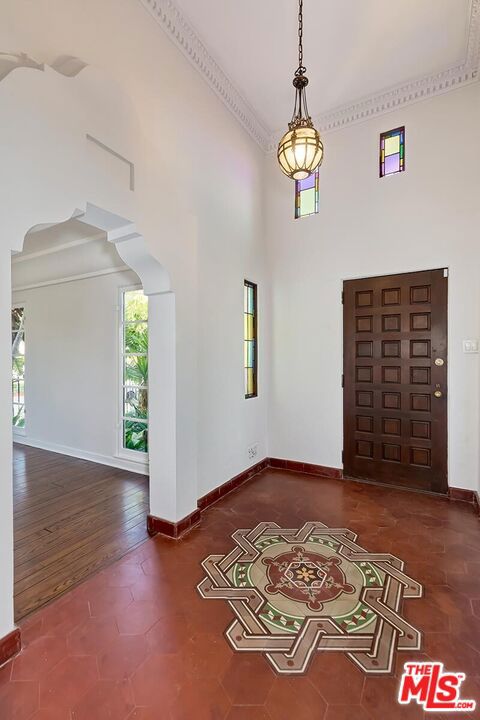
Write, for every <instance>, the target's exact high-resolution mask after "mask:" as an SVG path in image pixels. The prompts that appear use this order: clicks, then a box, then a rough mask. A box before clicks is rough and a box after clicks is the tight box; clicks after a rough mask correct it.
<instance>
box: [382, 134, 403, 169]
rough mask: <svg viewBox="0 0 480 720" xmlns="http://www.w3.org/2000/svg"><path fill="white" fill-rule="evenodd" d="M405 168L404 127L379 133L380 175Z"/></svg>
mask: <svg viewBox="0 0 480 720" xmlns="http://www.w3.org/2000/svg"><path fill="white" fill-rule="evenodd" d="M404 170H405V128H404V127H399V128H396V129H395V130H389V131H388V132H384V133H381V135H380V177H385V175H394V174H395V173H399V172H403V171H404Z"/></svg>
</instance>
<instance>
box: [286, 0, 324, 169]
mask: <svg viewBox="0 0 480 720" xmlns="http://www.w3.org/2000/svg"><path fill="white" fill-rule="evenodd" d="M305 73H306V68H305V67H304V66H303V0H299V3H298V68H297V70H296V72H295V77H294V78H293V86H294V88H295V107H294V109H293V115H292V119H291V121H290V122H289V123H288V131H287V132H286V133H285V135H284V136H283V137H282V139H281V140H280V143H279V145H278V151H277V157H278V162H279V163H280V167H281V168H282V170H283V172H284V173H285V175H288V177H289V178H292V180H304V179H305V178H307V177H308V176H309V175H311V174H312V173H313V172H315V170H316V169H317V167H319V165H321V163H322V160H323V143H322V141H321V139H320V135H319V133H318V131H317V130H316V129H315V128H314V127H313V122H312V118H311V117H310V115H309V114H308V107H307V94H306V87H307V85H308V78H307V76H306V75H305Z"/></svg>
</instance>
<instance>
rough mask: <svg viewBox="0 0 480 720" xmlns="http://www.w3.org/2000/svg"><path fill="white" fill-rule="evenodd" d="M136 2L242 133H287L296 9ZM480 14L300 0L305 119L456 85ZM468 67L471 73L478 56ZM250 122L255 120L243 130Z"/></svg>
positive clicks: (470, 3)
mask: <svg viewBox="0 0 480 720" xmlns="http://www.w3.org/2000/svg"><path fill="white" fill-rule="evenodd" d="M142 2H143V4H144V5H145V6H146V7H147V8H148V9H149V10H150V12H151V14H152V15H154V17H155V18H156V19H157V21H158V22H159V24H160V25H163V29H164V30H165V32H167V34H169V35H170V37H171V39H172V40H173V41H174V42H176V43H177V45H178V46H179V47H180V49H181V50H182V52H184V54H186V55H187V56H189V59H190V61H191V62H192V64H194V65H196V66H197V69H198V70H199V72H201V73H203V75H204V76H205V78H206V79H207V81H209V82H210V84H211V85H212V86H213V89H214V90H215V91H216V92H217V93H218V94H219V95H220V97H222V99H223V100H224V102H226V104H227V105H230V109H231V110H232V112H234V113H235V114H237V116H239V119H240V120H241V121H242V123H243V124H244V125H246V126H247V129H249V130H250V132H252V128H250V127H248V124H249V123H250V125H251V126H252V127H253V126H254V125H255V123H257V124H258V126H259V128H258V127H257V128H256V129H255V132H252V134H257V135H259V134H260V133H261V132H263V133H264V134H265V136H266V137H267V138H268V136H270V135H271V134H272V133H277V132H278V131H279V130H281V129H282V128H284V127H285V126H286V124H287V122H288V120H289V119H290V116H291V114H292V109H293V88H292V86H291V80H292V77H293V73H294V71H295V69H296V67H297V64H298V63H297V12H298V4H297V0H242V1H241V2H239V1H238V0H201V2H199V0H174V1H172V0H169V1H168V2H164V1H163V0H155V1H154V0H142ZM479 5H480V3H479V0H304V23H305V27H304V62H305V65H306V67H307V71H308V72H307V74H308V76H309V78H310V85H309V89H308V102H309V110H310V113H311V115H312V116H313V117H315V118H321V117H324V116H326V115H328V114H329V113H331V112H332V111H337V110H338V109H339V108H344V107H349V106H350V107H351V106H352V105H354V104H356V103H357V104H358V103H359V101H364V100H365V99H368V98H372V97H373V96H378V95H379V94H382V93H385V92H386V91H390V90H392V89H393V88H398V87H399V86H402V85H403V86H405V85H406V84H408V83H412V82H413V83H414V82H415V81H417V80H419V79H425V78H429V79H430V80H431V79H432V78H434V77H438V76H439V74H441V73H444V72H445V71H452V70H453V69H455V70H456V72H457V75H458V76H459V77H461V76H463V74H464V73H462V71H461V70H459V67H460V66H465V65H466V63H467V62H471V61H472V58H471V57H470V56H471V55H472V53H471V52H470V53H469V50H470V51H471V50H472V44H473V43H475V45H476V47H475V49H476V50H477V49H478V48H477V46H478V27H477V26H478V24H479V23H478V15H480V12H479V13H477V12H476V10H477V9H478V7H479ZM172 8H173V10H172ZM474 25H475V27H473V26H474ZM473 30H475V32H473ZM475 61H477V66H478V54H477V53H475ZM455 83H458V80H455V82H454V83H453V84H455ZM439 84H440V85H441V83H439ZM451 84H452V83H447V89H448V88H449V86H450V85H451ZM438 91H444V88H443V89H442V87H440V89H439V90H438ZM435 92H437V89H436V88H435ZM235 93H237V94H238V95H237V96H235ZM427 94H431V90H428V93H427ZM416 99H417V98H416ZM242 101H243V103H242ZM249 114H251V115H252V117H253V119H251V118H250V119H248V118H247V121H245V116H249ZM342 124H344V121H343V122H342ZM257 139H258V138H257Z"/></svg>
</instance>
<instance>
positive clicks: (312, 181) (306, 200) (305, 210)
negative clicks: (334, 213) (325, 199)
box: [295, 168, 319, 218]
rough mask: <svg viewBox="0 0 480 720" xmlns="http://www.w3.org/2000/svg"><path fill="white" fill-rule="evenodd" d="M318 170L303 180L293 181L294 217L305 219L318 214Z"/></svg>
mask: <svg viewBox="0 0 480 720" xmlns="http://www.w3.org/2000/svg"><path fill="white" fill-rule="evenodd" d="M318 171H319V169H318V168H317V169H316V170H315V172H314V173H312V174H311V175H309V176H308V177H307V178H305V180H296V181H295V217H296V218H301V217H307V215H314V214H315V213H318V195H319V193H318V185H319V172H318Z"/></svg>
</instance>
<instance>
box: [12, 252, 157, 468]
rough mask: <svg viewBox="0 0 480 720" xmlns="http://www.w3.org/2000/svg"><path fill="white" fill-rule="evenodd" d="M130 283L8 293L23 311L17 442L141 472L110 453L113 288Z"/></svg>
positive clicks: (110, 280) (118, 278) (117, 276)
mask: <svg viewBox="0 0 480 720" xmlns="http://www.w3.org/2000/svg"><path fill="white" fill-rule="evenodd" d="M104 242H105V241H104ZM49 257H50V261H52V258H53V259H57V261H58V256H49ZM29 264H30V265H31V264H34V261H32V263H29ZM117 264H121V263H119V262H117ZM22 265H23V264H22ZM17 267H18V266H15V265H14V266H13V269H14V271H15V269H16V268H17ZM13 280H14V281H15V272H14V273H13ZM138 284H139V279H138V277H137V276H136V275H135V273H133V272H131V271H128V272H117V273H113V274H109V275H105V276H101V277H92V278H89V279H85V280H78V281H74V282H69V283H61V284H52V285H48V286H46V287H39V288H35V289H31V290H22V291H19V292H14V293H13V302H14V303H21V304H24V305H25V308H26V314H25V336H26V347H27V354H26V370H25V405H26V413H27V415H26V427H25V435H24V436H23V435H21V436H19V437H18V438H17V439H18V440H19V441H20V442H22V441H24V442H26V443H27V444H29V443H31V444H34V445H35V446H38V447H44V448H46V449H52V450H58V451H59V452H62V451H64V452H66V453H68V454H72V455H75V456H78V457H85V458H87V459H91V460H94V461H96V462H104V463H107V464H112V465H119V466H123V467H127V468H130V469H132V470H137V471H141V472H144V471H146V468H145V463H144V462H142V463H141V466H139V467H136V465H135V464H131V463H129V462H128V461H125V460H124V459H120V458H119V456H118V451H119V449H121V447H120V448H119V430H118V426H117V423H118V408H119V400H118V398H119V389H118V388H119V379H118V367H119V362H118V345H119V333H118V300H119V292H120V288H121V287H126V286H129V285H138ZM141 459H142V456H141V455H139V456H138V460H139V461H140V460H141Z"/></svg>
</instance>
